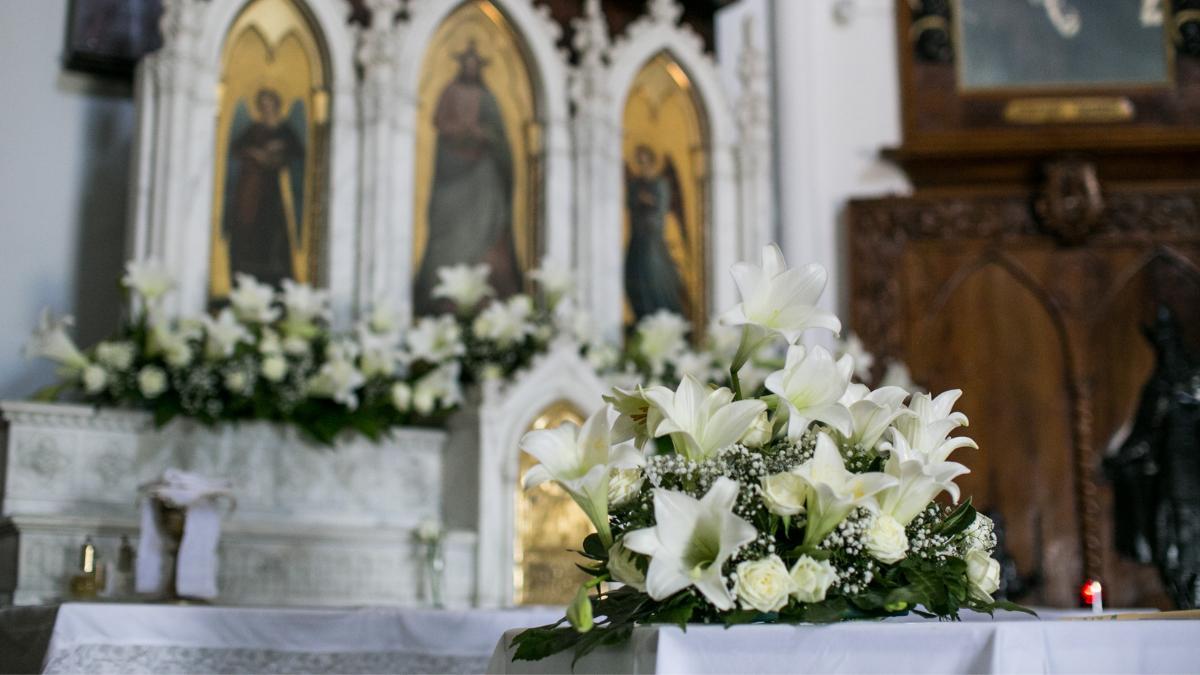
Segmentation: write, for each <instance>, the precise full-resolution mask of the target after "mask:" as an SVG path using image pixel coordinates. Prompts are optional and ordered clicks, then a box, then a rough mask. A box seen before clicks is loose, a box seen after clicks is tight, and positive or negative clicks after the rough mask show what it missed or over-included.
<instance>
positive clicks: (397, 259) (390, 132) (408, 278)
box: [359, 0, 573, 316]
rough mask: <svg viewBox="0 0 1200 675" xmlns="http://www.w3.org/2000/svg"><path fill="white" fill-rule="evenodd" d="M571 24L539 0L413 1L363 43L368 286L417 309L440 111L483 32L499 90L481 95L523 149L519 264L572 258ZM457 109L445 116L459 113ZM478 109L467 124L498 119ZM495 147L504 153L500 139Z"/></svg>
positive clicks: (364, 275) (487, 70)
mask: <svg viewBox="0 0 1200 675" xmlns="http://www.w3.org/2000/svg"><path fill="white" fill-rule="evenodd" d="M559 34H560V28H559V26H558V24H557V23H555V22H554V21H553V20H552V19H551V18H550V16H549V13H548V11H547V10H546V9H545V8H539V7H536V6H535V5H534V3H533V2H532V0H465V1H464V0H427V1H425V2H420V3H412V4H411V5H409V6H408V9H407V12H406V13H405V14H404V15H402V19H401V20H400V21H399V22H398V23H396V24H394V25H388V24H381V25H379V26H375V25H373V26H372V28H371V30H370V32H369V33H368V36H367V39H366V42H365V45H366V46H367V48H365V49H363V50H360V62H361V65H362V67H363V78H364V85H363V86H364V97H363V104H364V106H363V107H364V110H363V116H364V122H363V134H364V142H363V160H364V161H363V186H364V192H363V197H362V205H363V216H362V224H363V225H362V226H363V237H364V239H363V243H362V257H363V260H364V264H362V265H360V267H359V275H360V276H359V285H360V286H361V287H362V288H363V289H364V291H363V297H364V298H365V297H384V296H386V297H390V298H392V299H393V301H394V302H395V304H396V306H397V309H398V310H399V311H400V312H401V313H402V314H403V315H406V316H411V315H412V314H413V312H414V304H415V303H414V292H415V291H417V288H416V286H417V285H418V284H417V282H418V277H419V276H421V262H422V259H423V258H424V256H425V255H426V253H427V249H428V244H429V241H430V220H429V219H430V217H431V215H432V214H433V212H434V211H435V210H436V209H435V208H434V206H435V202H437V198H436V195H437V191H436V189H434V186H435V185H436V183H437V177H436V176H435V174H436V173H437V171H438V169H437V167H436V165H437V154H438V152H439V150H438V147H437V137H438V136H439V132H438V130H437V127H438V126H439V125H435V124H434V120H435V118H436V117H437V113H438V110H437V108H438V107H439V103H440V102H441V98H442V96H443V94H444V93H445V92H446V91H447V86H448V85H450V84H451V83H452V82H453V81H454V80H455V79H456V78H457V77H458V75H459V72H460V71H461V70H462V64H463V59H464V57H465V56H466V54H467V52H468V51H470V50H471V45H472V40H473V45H474V51H475V52H476V53H477V55H478V57H479V58H480V59H482V66H481V69H480V70H481V78H482V81H483V84H484V88H485V89H486V90H487V91H488V92H489V94H490V96H491V97H492V98H493V99H494V101H495V105H494V106H492V104H491V103H487V102H486V101H484V102H482V103H481V105H482V106H483V107H495V108H497V109H498V112H497V113H496V114H494V115H492V116H493V117H499V118H500V124H493V125H490V126H491V127H494V128H497V129H503V133H504V136H505V141H506V144H507V146H508V148H509V149H508V151H507V152H508V153H510V154H511V155H512V161H511V162H510V163H509V166H510V167H511V169H512V170H511V181H512V184H513V186H514V189H513V190H512V191H511V192H510V194H511V203H510V204H508V205H507V211H509V212H510V213H511V221H512V222H510V223H509V224H508V226H507V229H508V230H509V231H510V232H511V234H512V238H513V240H514V241H513V248H514V249H515V251H514V253H515V257H516V260H517V266H518V267H519V268H520V271H521V272H524V271H525V270H528V269H529V268H531V267H534V266H536V265H537V263H538V259H539V258H540V257H542V256H550V257H554V258H556V259H559V260H562V261H569V260H570V251H571V250H572V243H571V242H572V238H573V234H572V223H571V213H570V209H571V203H572V179H571V175H572V164H571V159H572V158H571V151H570V139H569V135H568V124H569V119H570V113H569V107H568V97H567V65H566V62H565V61H564V58H563V55H562V54H561V53H560V52H559V50H558V48H557V44H556V43H557V40H558V39H559ZM482 98H486V97H482ZM472 105H473V104H472ZM452 109H453V106H448V111H449V110H452ZM446 115H447V117H446V118H445V119H444V120H443V121H444V122H447V123H448V122H451V121H453V120H450V119H449V117H452V115H450V114H449V112H446ZM467 117H468V118H470V119H471V120H474V122H473V123H472V124H468V125H467V126H480V127H481V129H482V128H484V127H489V125H479V124H478V120H479V119H480V115H478V114H476V115H473V116H472V115H468V116H467ZM440 126H442V127H443V128H447V127H449V126H453V125H451V124H442V125H440ZM442 135H443V136H444V134H442ZM489 152H493V153H497V154H499V151H498V150H496V146H495V145H492V146H491V149H490V150H489ZM522 155H523V157H522ZM489 192H490V191H489ZM447 194H448V193H447ZM451 201H453V200H451ZM469 205H470V206H476V205H475V204H469ZM445 219H446V221H447V222H449V221H451V220H454V221H457V220H460V219H459V218H457V217H446V218H445ZM480 220H481V222H482V220H484V219H482V218H481V219H480ZM443 262H450V261H443Z"/></svg>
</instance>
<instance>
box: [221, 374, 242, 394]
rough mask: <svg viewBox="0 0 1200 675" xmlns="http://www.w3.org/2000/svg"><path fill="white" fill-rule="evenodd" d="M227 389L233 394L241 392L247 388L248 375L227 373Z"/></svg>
mask: <svg viewBox="0 0 1200 675" xmlns="http://www.w3.org/2000/svg"><path fill="white" fill-rule="evenodd" d="M225 388H226V389H228V390H229V391H232V392H240V391H243V390H244V389H245V388H246V373H244V372H243V371H240V370H231V371H229V372H228V373H225Z"/></svg>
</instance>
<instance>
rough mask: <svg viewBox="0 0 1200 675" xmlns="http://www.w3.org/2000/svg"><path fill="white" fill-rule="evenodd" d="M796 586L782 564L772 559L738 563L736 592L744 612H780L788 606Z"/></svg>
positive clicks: (771, 557)
mask: <svg viewBox="0 0 1200 675" xmlns="http://www.w3.org/2000/svg"><path fill="white" fill-rule="evenodd" d="M793 583H794V582H793V581H792V577H791V576H790V575H789V574H788V569H787V567H786V566H785V565H784V564H783V560H782V559H781V558H780V557H779V556H777V555H771V556H768V557H766V558H762V559H760V560H747V561H745V562H741V563H738V566H737V580H736V581H735V582H734V584H733V592H734V595H736V596H737V598H738V600H740V601H741V603H742V608H743V609H756V610H758V611H760V612H778V611H779V610H781V609H783V608H784V606H786V605H787V603H788V595H790V594H791V593H792V591H793Z"/></svg>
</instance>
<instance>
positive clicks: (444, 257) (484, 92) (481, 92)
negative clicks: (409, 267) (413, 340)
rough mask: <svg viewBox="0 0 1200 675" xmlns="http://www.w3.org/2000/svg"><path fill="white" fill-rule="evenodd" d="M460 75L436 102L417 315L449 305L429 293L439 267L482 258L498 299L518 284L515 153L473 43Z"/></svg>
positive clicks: (463, 57)
mask: <svg viewBox="0 0 1200 675" xmlns="http://www.w3.org/2000/svg"><path fill="white" fill-rule="evenodd" d="M457 59H458V75H457V76H456V77H455V78H454V80H453V81H451V82H450V83H449V84H448V85H446V87H445V89H443V90H442V93H441V95H440V96H439V97H438V100H437V107H436V108H435V110H434V115H433V127H434V129H435V130H436V132H437V140H436V143H437V148H436V151H435V159H434V169H433V187H432V190H431V192H430V196H429V209H428V218H429V221H428V223H429V224H428V228H429V229H428V238H427V243H426V246H425V256H424V257H423V258H422V260H421V267H420V269H419V271H418V272H417V277H416V281H415V283H414V297H415V309H416V312H417V314H431V313H436V312H441V311H444V310H445V309H447V308H446V307H443V306H441V302H440V301H438V300H437V299H435V298H434V297H433V296H432V291H433V287H434V286H436V285H437V282H438V278H437V270H438V269H439V268H441V267H444V266H449V265H454V264H458V263H471V264H478V263H487V264H488V265H489V266H490V267H491V277H490V279H489V280H490V282H491V284H492V287H493V288H495V289H496V294H497V295H498V296H500V297H504V296H507V295H512V294H513V293H516V292H518V291H519V290H520V289H521V285H522V275H521V269H520V266H519V265H518V264H517V253H516V245H515V242H514V240H513V232H512V217H513V212H512V197H513V154H512V148H511V146H510V144H509V140H508V135H507V132H506V130H505V127H504V119H503V117H502V116H501V112H500V105H499V103H498V102H497V100H496V96H495V95H494V94H493V93H492V92H491V91H490V90H489V89H488V87H487V85H486V84H485V83H484V81H483V78H482V72H483V69H484V68H485V67H487V65H488V61H487V59H484V58H483V57H482V56H481V55H480V54H479V51H478V48H477V46H476V43H475V41H473V40H472V41H471V42H469V43H468V45H467V48H466V49H465V50H464V51H463V52H462V53H460V54H458V55H457Z"/></svg>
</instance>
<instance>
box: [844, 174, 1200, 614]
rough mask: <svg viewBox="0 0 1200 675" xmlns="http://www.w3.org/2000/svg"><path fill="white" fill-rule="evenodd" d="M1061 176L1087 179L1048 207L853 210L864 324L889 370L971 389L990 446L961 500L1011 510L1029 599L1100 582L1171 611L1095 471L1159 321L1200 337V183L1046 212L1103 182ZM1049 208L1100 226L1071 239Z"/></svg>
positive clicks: (1146, 364) (1147, 361)
mask: <svg viewBox="0 0 1200 675" xmlns="http://www.w3.org/2000/svg"><path fill="white" fill-rule="evenodd" d="M1063 167H1065V168H1063ZM1060 169H1062V170H1064V171H1068V172H1076V173H1077V174H1078V173H1079V172H1082V174H1081V175H1082V178H1080V175H1076V176H1075V178H1074V179H1071V180H1066V181H1062V180H1057V181H1056V180H1050V181H1049V182H1048V183H1047V185H1048V186H1050V187H1049V189H1042V190H1041V192H1040V194H1041V196H1040V198H1039V197H1038V194H1039V191H1038V190H1032V189H1031V190H1030V191H1028V192H1025V193H1020V192H1018V193H1012V194H1005V195H988V194H986V192H985V191H981V193H971V194H967V193H964V194H958V195H954V196H950V195H939V194H933V195H929V194H924V195H923V194H918V195H917V196H915V197H910V198H899V197H897V198H885V199H875V200H860V201H854V202H852V203H851V204H850V206H849V211H848V222H849V227H850V230H849V250H850V261H849V262H850V264H849V267H850V276H851V308H850V314H851V320H852V326H853V327H854V330H855V331H856V332H857V333H858V334H859V335H860V336H861V337H862V339H863V341H864V343H865V344H866V346H867V348H868V349H870V350H872V351H873V352H875V353H876V354H878V355H880V356H882V357H884V358H881V359H879V362H880V363H883V362H885V361H887V360H888V359H899V360H903V361H905V362H906V363H907V364H908V365H909V366H910V368H912V371H913V375H914V377H915V379H916V380H917V381H918V382H919V383H921V384H923V385H925V386H927V387H929V388H930V389H932V390H935V391H940V390H943V389H946V388H950V387H954V386H962V387H963V388H964V389H965V390H966V393H965V395H964V397H963V399H962V405H963V409H964V410H965V411H966V412H967V413H968V415H969V416H970V417H971V420H972V425H971V429H970V432H971V435H972V436H973V437H975V438H976V439H977V440H978V441H980V445H981V447H982V451H981V452H980V453H979V454H977V455H975V456H972V457H965V458H959V459H960V461H966V462H967V463H968V464H969V465H970V466H972V467H973V468H974V469H975V471H974V473H973V474H972V475H970V476H967V477H966V478H965V480H964V492H965V493H969V494H976V495H978V496H979V502H980V505H981V507H983V508H985V509H996V510H998V511H999V512H1001V513H1002V514H1004V516H1005V520H1006V521H1007V523H1008V532H1007V535H1008V547H1009V549H1010V550H1011V552H1012V553H1013V555H1014V558H1015V559H1016V561H1017V565H1018V571H1019V572H1020V573H1021V574H1022V575H1026V576H1032V577H1035V578H1038V579H1040V580H1041V586H1040V588H1036V589H1034V592H1033V594H1032V596H1031V597H1029V598H1026V600H1027V601H1033V602H1038V603H1047V604H1052V605H1059V606H1069V605H1072V604H1074V603H1075V601H1076V600H1075V598H1076V593H1077V591H1078V588H1079V586H1080V584H1081V583H1082V582H1083V581H1084V580H1085V579H1088V578H1100V579H1102V580H1105V581H1106V582H1110V583H1109V584H1106V586H1105V596H1106V599H1107V600H1108V601H1109V602H1110V603H1116V604H1121V605H1125V606H1134V605H1137V606H1145V605H1147V604H1149V605H1156V604H1157V605H1163V604H1165V603H1166V598H1165V596H1164V595H1163V594H1162V592H1161V588H1160V587H1159V585H1158V581H1157V579H1156V578H1155V575H1154V574H1153V570H1151V569H1148V568H1144V567H1143V566H1138V565H1135V564H1133V563H1131V562H1127V561H1124V560H1122V559H1120V558H1119V557H1118V556H1117V555H1116V553H1115V551H1114V550H1113V547H1112V545H1111V542H1110V540H1111V536H1112V535H1111V531H1112V528H1111V523H1112V519H1111V509H1110V508H1109V507H1108V502H1109V500H1110V499H1111V496H1110V494H1109V490H1108V487H1107V485H1106V484H1105V483H1104V482H1103V480H1102V478H1101V477H1100V474H1099V466H1100V460H1101V455H1102V453H1103V450H1104V448H1105V447H1106V446H1107V444H1108V442H1109V440H1110V438H1112V437H1113V435H1114V433H1115V432H1116V431H1117V429H1118V428H1119V427H1120V426H1121V425H1122V424H1123V423H1124V422H1125V421H1126V420H1127V419H1128V417H1129V415H1130V414H1131V412H1132V410H1133V405H1134V403H1135V400H1136V395H1137V392H1138V389H1139V387H1140V386H1141V383H1142V382H1144V380H1145V378H1146V377H1147V375H1148V374H1149V372H1150V370H1151V366H1152V357H1151V355H1150V353H1149V349H1148V348H1145V347H1144V346H1143V345H1142V343H1141V340H1140V339H1139V338H1138V331H1139V329H1140V326H1141V325H1142V324H1143V323H1145V322H1146V321H1147V320H1148V319H1149V318H1150V314H1148V312H1152V309H1153V308H1154V307H1156V306H1157V304H1158V303H1164V304H1167V305H1170V306H1172V307H1173V308H1174V309H1175V311H1176V313H1177V314H1179V315H1180V316H1181V319H1182V321H1183V322H1184V323H1185V324H1186V325H1185V332H1187V334H1188V335H1189V339H1191V340H1193V341H1194V342H1195V341H1200V187H1195V188H1188V189H1182V190H1180V189H1175V190H1141V189H1127V188H1119V189H1109V190H1105V191H1104V193H1103V201H1102V202H1101V201H1099V195H1100V188H1099V186H1098V185H1093V186H1091V187H1087V188H1086V189H1084V190H1083V191H1082V192H1081V193H1078V194H1079V195H1080V196H1079V199H1080V200H1081V201H1079V203H1078V205H1077V207H1075V208H1066V207H1062V206H1059V207H1044V206H1043V207H1040V208H1039V206H1038V204H1040V203H1055V202H1056V201H1057V202H1059V203H1061V202H1062V201H1063V200H1064V199H1070V197H1069V194H1075V188H1073V187H1069V186H1071V185H1074V184H1075V182H1076V181H1077V180H1079V179H1082V180H1083V183H1085V184H1086V183H1089V182H1090V179H1088V178H1087V175H1088V169H1087V167H1086V165H1082V166H1081V165H1079V164H1066V165H1062V166H1060ZM1047 174H1048V175H1052V174H1053V172H1052V171H1051V172H1047ZM1055 185H1058V186H1062V185H1067V186H1068V188H1067V189H1065V190H1059V191H1058V192H1056V191H1055V188H1054V187H1053V186H1055ZM1093 188H1094V189H1093ZM1064 193H1066V194H1064ZM1047 213H1066V214H1068V215H1069V214H1071V213H1075V216H1076V219H1074V220H1072V219H1071V218H1068V221H1069V222H1072V223H1080V222H1085V221H1086V223H1087V225H1086V227H1082V228H1076V229H1074V230H1070V231H1069V232H1067V233H1065V234H1064V232H1063V231H1061V230H1056V227H1062V225H1061V224H1060V225H1058V226H1055V225H1053V224H1052V223H1053V222H1054V221H1053V220H1046V217H1047V216H1046V214H1047ZM1081 214H1082V215H1081ZM1079 217H1082V218H1083V220H1080V219H1079ZM1066 241H1070V242H1071V244H1072V245H1066V243H1065V242H1066ZM1117 582H1119V583H1117Z"/></svg>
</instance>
